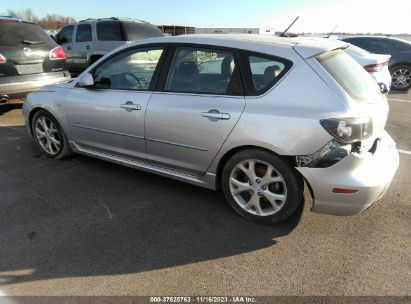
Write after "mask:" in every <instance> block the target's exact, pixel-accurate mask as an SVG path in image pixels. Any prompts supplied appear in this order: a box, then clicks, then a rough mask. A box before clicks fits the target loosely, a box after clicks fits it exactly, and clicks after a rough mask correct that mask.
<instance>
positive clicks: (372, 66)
mask: <svg viewBox="0 0 411 304" xmlns="http://www.w3.org/2000/svg"><path fill="white" fill-rule="evenodd" d="M387 64H388V62H383V63H378V64H369V65H366V66H364V69H365V70H366V71H367V72H369V73H373V72H381V71H382V69H383V68H384V67H385V66H386V65H387Z"/></svg>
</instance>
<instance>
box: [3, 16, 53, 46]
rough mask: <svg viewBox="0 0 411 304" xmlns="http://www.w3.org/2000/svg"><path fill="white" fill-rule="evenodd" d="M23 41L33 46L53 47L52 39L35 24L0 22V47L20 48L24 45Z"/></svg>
mask: <svg viewBox="0 0 411 304" xmlns="http://www.w3.org/2000/svg"><path fill="white" fill-rule="evenodd" d="M24 40H28V41H32V42H35V44H43V45H44V44H47V45H50V46H52V45H55V43H54V41H53V39H51V38H50V36H49V35H48V34H47V33H46V32H45V31H44V30H43V29H42V28H41V27H40V26H38V25H37V24H32V23H26V22H10V21H9V22H2V21H0V45H2V46H20V45H24V42H23V41H24ZM26 45H27V44H26Z"/></svg>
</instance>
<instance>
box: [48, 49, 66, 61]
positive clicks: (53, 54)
mask: <svg viewBox="0 0 411 304" xmlns="http://www.w3.org/2000/svg"><path fill="white" fill-rule="evenodd" d="M50 59H51V60H57V59H66V52H64V49H63V48H62V47H60V46H58V47H55V48H54V49H52V50H51V51H50Z"/></svg>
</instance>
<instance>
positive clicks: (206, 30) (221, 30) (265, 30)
mask: <svg viewBox="0 0 411 304" xmlns="http://www.w3.org/2000/svg"><path fill="white" fill-rule="evenodd" d="M195 33H196V34H258V35H270V36H274V35H275V30H274V29H273V28H272V27H260V28H247V27H244V28H226V27H216V28H212V27H203V28H196V29H195Z"/></svg>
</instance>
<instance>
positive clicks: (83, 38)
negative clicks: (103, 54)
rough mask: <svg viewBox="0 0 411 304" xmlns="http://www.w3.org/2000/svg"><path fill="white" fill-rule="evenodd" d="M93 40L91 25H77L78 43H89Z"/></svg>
mask: <svg viewBox="0 0 411 304" xmlns="http://www.w3.org/2000/svg"><path fill="white" fill-rule="evenodd" d="M91 40H92V36H91V24H79V25H77V32H76V42H87V41H91Z"/></svg>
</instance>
